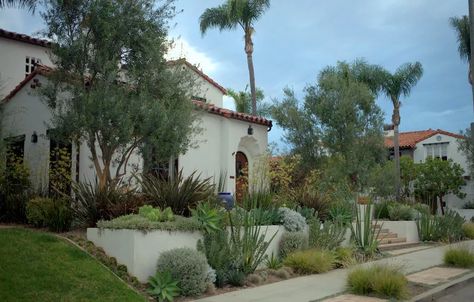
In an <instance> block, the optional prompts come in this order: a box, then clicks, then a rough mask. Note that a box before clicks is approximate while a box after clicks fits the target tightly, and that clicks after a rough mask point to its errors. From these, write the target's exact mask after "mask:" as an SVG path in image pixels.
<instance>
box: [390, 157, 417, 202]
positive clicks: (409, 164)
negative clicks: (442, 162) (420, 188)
mask: <svg viewBox="0 0 474 302" xmlns="http://www.w3.org/2000/svg"><path fill="white" fill-rule="evenodd" d="M392 167H393V166H392ZM394 172H395V170H394ZM416 176H417V169H416V164H415V163H414V162H413V159H412V158H411V157H410V156H402V157H401V158H400V182H401V188H400V195H401V197H403V198H409V197H410V196H412V194H413V188H412V184H413V181H414V180H415V179H416ZM393 179H394V180H395V177H394V178H393ZM393 192H394V191H392V193H393Z"/></svg>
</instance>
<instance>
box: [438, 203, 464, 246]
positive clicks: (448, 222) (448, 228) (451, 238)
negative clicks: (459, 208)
mask: <svg viewBox="0 0 474 302" xmlns="http://www.w3.org/2000/svg"><path fill="white" fill-rule="evenodd" d="M438 219H439V228H440V230H441V239H442V240H443V241H447V242H455V241H459V240H461V239H462V237H463V235H464V233H463V229H462V226H463V224H464V218H463V217H462V216H461V215H459V214H458V213H457V212H456V211H453V210H450V209H448V210H447V211H446V212H445V214H444V216H441V217H439V218H438Z"/></svg>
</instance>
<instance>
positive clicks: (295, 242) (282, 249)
mask: <svg viewBox="0 0 474 302" xmlns="http://www.w3.org/2000/svg"><path fill="white" fill-rule="evenodd" d="M306 248H308V235H307V234H305V233H303V232H285V233H283V235H282V236H281V239H280V243H279V255H280V258H281V259H284V258H285V257H286V256H288V255H289V254H291V253H293V252H295V251H299V250H304V249H306Z"/></svg>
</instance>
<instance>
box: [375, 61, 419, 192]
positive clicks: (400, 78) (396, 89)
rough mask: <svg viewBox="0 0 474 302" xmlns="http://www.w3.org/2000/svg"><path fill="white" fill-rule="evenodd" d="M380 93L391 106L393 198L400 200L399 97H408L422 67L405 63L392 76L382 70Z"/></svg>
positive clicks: (417, 63)
mask: <svg viewBox="0 0 474 302" xmlns="http://www.w3.org/2000/svg"><path fill="white" fill-rule="evenodd" d="M381 75H382V79H383V81H382V87H381V89H382V92H383V93H385V95H386V96H387V97H389V98H390V100H391V101H392V104H393V113H392V124H393V132H394V136H393V151H394V160H395V177H396V179H395V190H396V191H395V196H396V198H397V200H400V146H399V131H398V127H399V126H400V106H401V105H402V103H401V102H400V97H401V96H404V97H408V96H409V95H410V93H411V90H412V88H413V87H414V86H415V85H416V84H417V83H418V81H419V80H420V79H421V76H422V75H423V66H422V65H421V63H420V62H415V63H406V64H403V65H402V66H400V67H398V69H397V70H396V71H395V73H394V74H391V73H390V72H388V71H387V70H383V73H382V74H381Z"/></svg>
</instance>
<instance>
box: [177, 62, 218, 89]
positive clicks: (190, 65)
mask: <svg viewBox="0 0 474 302" xmlns="http://www.w3.org/2000/svg"><path fill="white" fill-rule="evenodd" d="M180 63H184V64H185V65H186V66H188V67H189V68H191V70H194V72H196V73H197V74H198V75H200V76H201V77H202V78H203V79H204V80H206V81H208V82H209V83H210V84H211V85H213V86H214V87H216V88H217V89H219V90H220V91H221V92H222V93H223V94H227V90H226V89H225V88H224V87H222V86H221V85H219V84H218V83H217V82H216V81H214V80H213V79H211V78H210V77H209V76H208V75H207V74H205V73H204V72H202V71H201V70H199V68H197V67H196V66H194V65H193V64H191V63H189V62H188V61H187V60H186V59H178V60H173V61H168V64H170V65H175V64H180Z"/></svg>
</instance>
